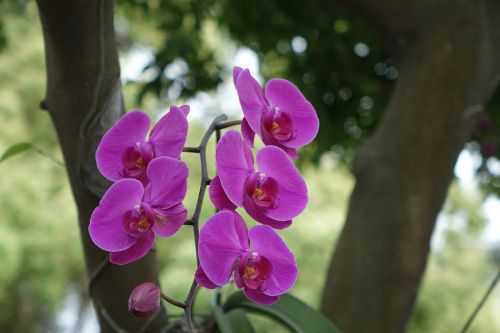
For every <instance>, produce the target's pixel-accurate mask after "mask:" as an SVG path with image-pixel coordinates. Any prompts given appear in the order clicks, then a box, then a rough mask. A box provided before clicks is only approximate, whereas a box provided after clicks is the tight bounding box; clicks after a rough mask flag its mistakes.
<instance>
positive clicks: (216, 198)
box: [208, 176, 236, 210]
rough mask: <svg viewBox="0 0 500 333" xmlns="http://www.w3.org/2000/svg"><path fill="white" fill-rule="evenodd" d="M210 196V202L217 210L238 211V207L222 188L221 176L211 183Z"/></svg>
mask: <svg viewBox="0 0 500 333" xmlns="http://www.w3.org/2000/svg"><path fill="white" fill-rule="evenodd" d="M208 195H209V196H210V200H211V201H212V203H213V204H214V206H215V208H217V209H219V210H222V209H224V208H226V209H229V210H234V209H236V205H235V204H233V203H232V202H231V200H229V198H228V197H227V195H226V192H224V189H223V188H222V184H221V183H220V179H219V176H215V177H214V179H212V181H211V182H210V187H209V188H208Z"/></svg>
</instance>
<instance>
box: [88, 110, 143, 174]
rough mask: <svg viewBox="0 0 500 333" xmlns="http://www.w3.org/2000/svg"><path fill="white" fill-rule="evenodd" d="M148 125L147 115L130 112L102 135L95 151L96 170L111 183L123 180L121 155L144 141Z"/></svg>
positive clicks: (139, 112)
mask: <svg viewBox="0 0 500 333" xmlns="http://www.w3.org/2000/svg"><path fill="white" fill-rule="evenodd" d="M150 124H151V120H150V119H149V116H148V115H147V114H145V113H144V112H142V111H132V112H129V113H127V114H125V115H124V116H123V117H122V118H120V120H118V121H117V122H116V124H114V125H113V126H112V127H111V128H110V129H109V130H108V131H107V132H106V134H104V136H103V137H102V140H101V143H100V144H99V146H98V147H97V151H96V162H97V168H98V169H99V171H100V172H101V173H102V174H103V175H104V177H106V178H108V179H109V180H111V181H116V180H118V179H120V178H123V176H121V171H122V169H123V164H122V154H123V152H124V150H125V149H126V148H128V147H133V146H135V144H136V143H137V142H144V141H145V140H146V135H147V134H148V131H149V126H150Z"/></svg>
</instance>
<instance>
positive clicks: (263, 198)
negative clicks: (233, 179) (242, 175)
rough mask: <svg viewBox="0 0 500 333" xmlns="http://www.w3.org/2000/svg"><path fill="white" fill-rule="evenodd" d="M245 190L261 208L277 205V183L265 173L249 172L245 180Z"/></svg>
mask: <svg viewBox="0 0 500 333" xmlns="http://www.w3.org/2000/svg"><path fill="white" fill-rule="evenodd" d="M246 192H247V194H248V195H249V196H250V197H251V198H252V200H253V202H254V203H255V204H256V205H257V206H259V207H261V208H276V207H277V205H278V202H279V201H278V193H279V184H278V182H277V181H276V180H275V179H274V178H272V177H267V176H266V174H265V173H262V172H261V173H257V172H254V173H252V174H250V175H249V176H248V178H247V182H246Z"/></svg>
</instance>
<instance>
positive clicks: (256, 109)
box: [235, 69, 268, 136]
mask: <svg viewBox="0 0 500 333" xmlns="http://www.w3.org/2000/svg"><path fill="white" fill-rule="evenodd" d="M235 86H236V91H237V92H238V97H239V99H240V105H241V109H242V110H243V114H244V115H245V119H246V120H247V121H248V124H249V125H250V127H251V128H252V130H253V131H254V132H255V133H256V134H257V135H259V136H260V135H261V134H260V126H261V118H262V114H263V112H264V111H265V110H266V109H267V108H268V103H267V102H266V98H265V97H264V93H263V92H262V88H261V86H260V84H259V83H258V82H257V81H256V80H255V79H254V78H253V77H252V75H251V74H250V71H249V70H248V69H245V70H243V71H242V72H240V73H239V75H238V80H237V82H236V84H235Z"/></svg>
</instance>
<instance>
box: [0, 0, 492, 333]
mask: <svg viewBox="0 0 500 333" xmlns="http://www.w3.org/2000/svg"><path fill="white" fill-rule="evenodd" d="M123 3H124V4H123V6H121V7H120V6H119V7H118V11H117V31H118V32H119V37H120V36H121V38H119V39H118V41H119V44H120V47H121V60H122V67H123V68H122V71H123V73H124V81H125V82H126V85H125V88H124V93H125V99H126V105H127V109H129V110H131V109H135V108H140V109H143V110H145V111H147V112H148V113H149V114H150V115H151V116H152V117H154V118H158V117H159V115H160V113H161V112H162V111H164V110H165V109H166V107H167V106H168V103H175V104H181V103H185V102H189V103H190V104H192V111H191V115H190V121H191V125H190V126H191V127H190V134H189V139H188V144H192V145H195V144H196V143H197V142H198V141H199V139H200V137H201V135H202V133H203V129H204V126H206V125H207V122H206V119H209V118H211V117H213V116H214V115H216V114H218V113H220V112H226V113H230V115H231V117H232V118H234V119H236V118H238V117H240V114H239V113H238V112H237V104H236V103H237V102H236V101H237V99H236V93H235V92H234V91H233V90H231V84H232V82H231V77H230V73H229V71H227V70H226V71H222V72H221V73H222V74H220V75H218V76H214V77H213V80H212V81H209V82H203V81H201V80H197V81H196V82H197V84H198V86H197V87H196V89H193V90H192V93H184V92H183V89H181V88H179V86H177V88H176V85H175V82H174V81H175V80H172V82H170V83H171V85H170V86H168V87H169V89H167V90H165V91H163V90H162V91H159V90H158V89H160V88H161V87H160V86H155V84H156V83H154V82H155V81H154V80H151V79H148V77H150V76H151V73H149V74H148V72H147V71H146V72H145V73H142V74H141V73H140V72H137V67H138V66H140V65H141V64H142V65H144V64H147V62H146V63H144V59H146V60H147V59H148V57H151V56H152V54H153V53H155V52H156V50H160V49H162V47H163V46H164V44H163V41H164V38H165V35H164V34H163V33H161V28H160V29H159V28H158V25H156V26H155V25H154V24H148V22H147V20H145V19H144V18H145V17H147V15H148V13H147V12H143V11H141V10H137V9H135V8H136V7H134V6H132V5H133V4H129V1H123ZM130 3H132V1H130ZM0 12H1V17H2V20H1V22H2V27H3V28H2V30H3V34H2V36H3V37H4V38H5V41H4V42H2V41H0V44H1V45H3V47H4V48H3V49H2V50H1V51H0V120H1V121H0V133H1V134H0V152H2V151H4V150H5V149H7V147H9V146H10V145H12V144H14V143H18V142H32V143H34V144H35V145H36V146H37V148H39V149H40V150H42V151H44V152H46V153H48V154H51V155H53V156H55V157H56V158H57V159H59V160H62V157H61V155H60V151H59V147H58V143H57V138H56V136H55V132H54V129H53V127H52V125H51V122H50V119H49V117H48V114H47V113H45V112H43V111H41V110H40V109H39V108H38V105H39V102H40V100H41V99H42V98H43V96H44V89H45V71H44V53H43V52H44V50H43V40H42V33H41V28H40V24H39V22H38V16H37V11H36V7H35V6H34V4H33V3H27V2H26V3H24V2H23V3H14V2H7V3H6V2H3V3H1V2H0ZM207 22H208V23H207ZM207 22H205V24H204V26H203V28H200V30H199V31H200V34H199V36H201V37H200V38H203V45H205V46H206V47H207V48H208V49H209V50H214V52H213V54H212V55H211V56H210V57H212V56H213V59H216V60H217V62H218V63H223V64H225V65H226V66H227V67H226V68H230V67H231V65H233V64H234V63H235V62H238V64H239V65H242V66H245V63H244V62H245V61H251V62H253V64H248V65H247V66H249V67H251V66H254V68H255V67H256V66H258V65H259V64H261V66H260V68H261V70H262V72H263V73H264V77H265V78H266V77H268V76H270V75H275V74H279V73H280V70H279V68H280V67H279V64H280V61H281V60H279V59H278V60H276V61H275V59H274V60H273V58H272V57H273V56H272V55H269V54H267V58H266V59H262V54H260V53H259V54H256V53H253V51H251V50H250V49H246V48H242V46H241V45H240V44H238V43H236V42H234V41H232V39H231V38H230V33H228V32H227V31H224V30H221V31H218V30H217V28H216V23H215V22H212V24H210V20H208V21H207ZM336 22H340V23H337V25H336V26H335V27H334V28H335V29H337V30H338V31H343V29H348V27H349V24H348V23H346V22H348V21H336ZM342 22H344V23H342ZM346 25H347V28H346ZM120 29H121V30H120ZM361 30H362V29H361ZM120 31H121V33H120ZM236 31H237V30H236ZM186 33H187V32H186ZM353 38H354V37H353ZM367 38H372V37H367ZM241 40H244V38H241ZM296 41H297V40H296ZM195 42H199V41H195ZM350 42H351V41H350V40H347V41H346V43H350ZM377 45H378V44H375V47H372V51H373V52H374V53H375V55H373V56H374V57H382V51H381V50H379V47H378V46H377ZM296 46H297V45H296ZM299 46H300V45H299ZM280 47H281V48H286V47H288V48H290V46H289V45H281V46H280ZM292 47H293V45H292ZM358 51H360V50H359V48H358ZM361 51H362V50H361ZM351 53H352V52H351ZM346 57H347V56H346ZM351 57H352V58H356V55H355V54H354V53H352V54H351ZM195 58H197V59H198V58H199V57H195ZM264 58H265V57H264ZM141 59H143V60H141ZM159 59H160V58H157V59H156V64H157V65H158V63H159ZM165 59H167V60H168V59H169V58H168V56H165ZM213 59H212V60H213ZM356 59H357V58H356ZM167 60H165V61H167ZM205 60H206V61H207V62H209V61H212V60H210V59H205ZM193 61H194V60H193ZM259 61H261V62H260V63H259ZM273 61H274V62H273ZM339 61H340V60H339ZM354 61H357V60H353V62H354ZM167 62H168V61H167ZM186 62H187V63H188V64H191V63H190V62H189V59H188V60H187V61H186ZM138 63H139V65H138ZM271 64H272V65H273V66H271ZM274 65H276V66H274ZM351 65H352V64H351ZM183 66H184V65H183V64H182V62H181V63H179V62H178V63H177V67H175V66H174V67H170V70H171V71H174V74H172V75H173V76H175V70H179V68H181V69H182V67H183ZM200 66H201V65H200ZM364 66H365V67H362V68H359V70H360V71H361V70H365V71H367V72H369V74H366V75H367V76H369V75H372V73H371V72H370V71H371V69H370V68H371V67H370V66H371V65H370V66H369V65H368V64H365V65H364ZM222 68H223V67H220V68H218V67H215V69H216V70H222ZM299 68H300V67H299ZM212 70H214V68H212V69H210V71H212ZM148 75H149V76H148ZM153 77H154V73H153ZM132 79H133V80H132ZM291 79H292V80H293V76H292V78H291ZM306 79H307V78H306V77H304V80H305V81H307V80H306ZM148 80H149V81H148ZM377 80H379V79H373V80H371V81H370V80H367V81H366V84H367V85H368V88H367V90H368V91H373V92H374V94H381V95H383V94H386V92H387V89H388V87H389V86H390V84H391V83H390V82H389V81H390V80H391V79H390V78H389V79H387V82H386V81H380V80H379V81H377ZM129 81H130V82H129ZM220 81H223V82H225V83H224V85H222V86H220V87H219V88H218V89H217V90H216V91H213V90H212V92H209V93H197V91H198V90H204V89H208V88H213V86H214V85H215V84H216V83H219V82H220ZM148 82H149V83H148ZM151 82H153V83H151ZM144 83H146V86H147V85H148V84H150V85H149V88H151V89H152V91H153V92H154V93H152V94H151V93H150V92H151V91H150V90H147V89H146V90H145V88H144V87H145V85H144ZM188 83H189V82H188ZM184 84H185V82H184ZM186 86H188V87H189V84H187V85H185V86H184V88H185V87H186ZM155 89H157V90H155ZM161 89H163V88H161ZM161 89H160V90H161ZM176 89H177V90H176ZM341 89H342V88H339V91H340V90H341ZM188 90H189V89H188ZM308 91H309V90H308V89H305V94H306V95H307V93H308ZM365 92H366V91H365ZM344 93H348V92H346V91H345V90H344ZM342 94H343V93H340V95H338V96H339V98H340V99H342V96H343V95H342ZM138 97H139V98H138ZM386 97H387V96H386ZM386 97H385V98H386ZM190 98H192V99H190ZM320 98H323V99H325V98H326V100H325V101H326V102H328V103H329V100H328V96H326V97H325V96H322V97H320ZM381 98H383V97H381ZM347 99H349V98H347ZM376 101H377V103H376V105H377V108H379V109H380V108H381V107H382V106H383V99H382V100H380V99H378V100H376ZM365 102H367V100H366V99H365ZM372 102H373V101H372ZM328 103H326V104H328ZM365 104H366V103H365ZM342 107H343V108H345V109H346V110H347V109H348V108H349V107H352V104H349V103H346V104H344V105H343V106H342ZM346 112H347V111H346ZM361 115H362V114H361ZM366 124H368V125H367V126H372V125H371V123H368V122H367V123H366ZM344 125H345V123H343V122H342V125H341V126H340V127H339V128H341V129H338V130H332V131H331V132H332V133H335V134H334V135H338V136H341V135H346V137H347V138H349V140H347V139H338V140H337V141H339V142H341V143H342V144H339V145H336V146H334V147H330V146H328V147H326V148H325V147H323V148H321V147H322V144H321V143H323V142H330V141H331V140H332V139H331V138H326V134H322V135H323V136H321V137H320V141H319V142H320V144H316V146H318V145H319V146H320V148H319V151H320V152H321V153H317V150H318V148H317V147H316V146H315V145H312V147H311V148H310V149H309V150H307V151H306V152H305V154H306V156H310V157H311V158H306V159H303V160H301V161H300V166H301V170H302V172H303V174H304V177H305V178H306V181H307V183H308V187H309V193H310V204H309V206H308V208H307V210H306V211H305V213H304V214H302V215H301V216H300V217H299V218H297V219H296V220H295V221H294V225H293V228H289V229H287V230H284V231H282V232H280V234H281V235H282V236H283V237H284V238H285V240H286V242H287V244H289V246H290V248H291V249H292V251H293V252H294V253H295V255H296V258H297V261H298V264H299V269H300V274H299V278H298V281H297V284H296V285H295V287H294V289H293V290H292V294H294V295H296V296H298V297H299V298H301V299H302V300H304V301H305V302H307V303H308V304H311V305H312V306H314V307H317V306H318V305H319V302H320V299H321V294H322V286H323V283H324V279H325V274H326V269H327V266H328V262H329V260H330V254H331V253H332V250H333V247H334V244H335V240H336V238H337V235H338V232H339V231H340V229H341V226H342V223H343V220H344V218H345V212H346V206H347V202H348V197H349V193H350V191H351V189H352V186H353V179H352V177H351V175H350V172H349V170H348V167H347V165H348V164H347V163H346V161H347V162H348V161H349V160H350V158H351V156H352V149H351V147H355V146H356V145H357V144H359V142H361V141H362V139H363V138H362V137H360V136H356V135H355V133H354V132H355V131H354V132H353V133H354V134H349V133H351V132H352V129H350V128H351V127H348V128H347V129H345V128H342V127H345V126H344ZM344 129H345V131H344ZM336 131H337V132H338V131H341V132H342V133H340V134H339V133H337V132H336ZM349 131H351V132H349ZM346 133H347V134H346ZM363 133H364V134H363V136H365V135H367V134H365V133H367V132H363ZM368 133H369V132H368ZM328 140H330V141H328ZM356 140H361V141H359V142H358V141H356ZM213 148H214V147H213V145H212V146H211V147H210V149H211V151H212V152H213ZM469 148H470V149H469V151H471V152H469V153H464V154H465V155H464V157H463V159H462V158H461V160H462V164H461V168H462V169H461V170H462V171H461V172H462V173H465V174H466V175H467V170H468V168H469V169H471V170H470V172H469V173H470V174H474V171H475V169H474V170H472V167H470V165H469V164H470V163H469V164H467V163H466V162H464V161H467V159H469V160H470V159H474V158H476V159H477V158H478V157H477V156H475V155H474V149H476V151H477V147H476V148H475V146H474V144H472V145H471V146H470V147H469ZM325 151H326V152H325ZM183 159H184V160H185V161H186V162H187V163H188V164H189V166H190V169H191V176H190V178H189V193H188V197H187V199H186V205H187V206H188V207H189V208H192V207H194V200H195V198H196V195H197V187H198V181H199V172H200V170H199V166H198V161H197V157H196V156H192V155H191V156H190V155H189V154H185V156H184V155H183ZM479 159H480V158H479ZM497 162H498V160H497ZM464 170H465V171H464ZM212 172H213V168H212ZM459 176H460V174H459ZM470 177H472V176H470ZM470 177H469V178H470ZM471 184H472V185H471ZM480 184H481V182H480V181H476V180H474V179H473V180H471V179H468V181H458V180H457V181H455V182H454V183H453V185H452V187H451V190H450V192H449V196H448V200H447V203H446V205H445V208H444V210H443V212H442V214H441V215H440V217H439V223H438V227H437V231H436V234H435V238H434V240H433V247H432V248H433V250H432V254H431V257H430V260H429V264H428V269H427V272H426V275H425V279H424V281H423V285H422V288H421V292H420V294H419V296H418V300H417V305H416V308H415V311H414V313H413V317H412V320H411V324H410V328H409V332H457V331H458V330H459V329H460V328H461V326H462V325H463V322H464V320H465V318H466V316H467V315H468V314H469V313H470V312H471V311H472V309H473V307H474V306H475V305H476V303H477V302H478V301H479V299H480V297H481V296H482V293H483V292H484V290H485V288H486V286H487V284H488V283H489V281H490V280H491V278H492V276H493V275H494V274H495V272H496V270H497V269H498V267H499V265H500V259H499V257H498V255H497V256H496V259H497V261H495V260H494V258H495V256H494V254H495V252H494V251H493V250H492V249H493V248H494V246H492V245H491V244H492V243H491V235H490V236H487V237H486V236H485V233H484V230H485V228H489V229H488V230H490V232H489V233H490V234H491V233H492V232H494V231H491V230H495V229H491V226H490V225H488V223H487V222H488V217H487V216H486V215H485V213H484V209H483V208H482V205H483V202H484V200H485V198H486V196H487V193H488V192H487V191H484V190H483V189H482V187H481V186H479V185H480ZM491 200H494V199H491ZM212 212H213V208H212V207H211V205H210V203H209V202H206V205H205V207H204V211H203V218H204V219H205V218H207V217H209V216H210V214H211V213H212ZM496 222H497V223H498V221H496ZM496 230H498V228H497V229H496ZM488 237H490V238H488ZM499 237H500V235H497V238H496V240H498V239H499ZM493 240H495V238H493ZM157 248H158V254H159V258H160V261H161V267H162V269H161V282H162V287H163V289H164V290H165V291H166V292H167V293H168V294H170V295H172V296H173V297H175V298H183V296H184V295H185V294H186V293H187V290H188V288H189V286H190V283H191V279H192V275H193V272H194V269H195V258H194V245H193V240H192V235H191V230H190V229H189V228H185V229H183V230H182V231H181V232H179V233H178V234H176V235H175V236H174V237H172V238H170V239H161V240H159V241H158V242H157ZM496 253H498V251H497V252H496ZM86 282H87V281H86V274H85V270H84V264H83V258H82V252H81V249H80V241H79V234H78V228H77V221H76V211H75V207H74V204H73V200H72V196H71V193H70V189H69V185H68V181H67V179H66V175H65V171H64V169H63V168H62V167H60V166H59V165H57V164H55V163H54V162H52V161H51V160H49V159H47V158H45V157H43V156H41V155H39V154H37V153H36V152H34V151H30V152H27V153H25V154H23V155H22V156H18V157H15V158H12V159H9V160H7V161H5V162H3V163H1V164H0V332H13V333H17V332H94V331H96V329H97V328H96V323H95V317H94V316H93V313H92V310H91V307H89V299H88V297H87V295H86ZM230 290H232V289H231V287H230V288H227V290H225V291H224V293H229V292H230ZM211 297H212V293H211V292H209V291H206V290H203V291H202V292H201V293H200V300H199V301H198V302H197V313H203V312H204V311H206V309H208V307H209V306H210V302H211ZM169 311H170V313H171V314H175V313H178V312H176V309H170V308H169ZM499 313H500V289H497V290H496V291H495V292H494V294H493V295H492V296H491V298H490V300H489V301H488V303H487V304H486V306H485V307H484V309H483V310H482V311H481V313H480V314H479V316H478V318H477V320H476V322H475V323H474V325H473V327H472V328H471V330H470V332H500V316H499V315H498V314H499ZM254 319H255V320H257V321H258V322H259V325H260V326H259V327H260V328H259V332H278V331H277V329H276V328H275V327H274V326H272V325H271V324H270V323H269V322H267V321H262V320H259V319H257V318H254Z"/></svg>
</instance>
